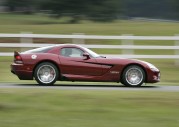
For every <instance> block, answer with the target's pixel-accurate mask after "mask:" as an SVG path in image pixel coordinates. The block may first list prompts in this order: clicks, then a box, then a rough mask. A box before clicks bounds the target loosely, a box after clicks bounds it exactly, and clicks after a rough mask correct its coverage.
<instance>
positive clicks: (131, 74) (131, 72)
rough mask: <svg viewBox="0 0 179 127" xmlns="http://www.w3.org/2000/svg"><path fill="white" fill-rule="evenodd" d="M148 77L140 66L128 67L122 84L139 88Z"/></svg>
mask: <svg viewBox="0 0 179 127" xmlns="http://www.w3.org/2000/svg"><path fill="white" fill-rule="evenodd" d="M145 78H146V75H145V72H144V70H143V68H141V67H140V66H137V65H131V66H128V67H127V68H126V69H125V70H124V72H123V74H122V81H121V82H122V83H123V84H124V85H125V86H132V87H137V86H141V85H142V84H143V83H144V81H145Z"/></svg>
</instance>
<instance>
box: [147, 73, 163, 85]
mask: <svg viewBox="0 0 179 127" xmlns="http://www.w3.org/2000/svg"><path fill="white" fill-rule="evenodd" d="M160 78H161V74H160V71H152V70H150V71H148V75H147V83H156V82H160Z"/></svg>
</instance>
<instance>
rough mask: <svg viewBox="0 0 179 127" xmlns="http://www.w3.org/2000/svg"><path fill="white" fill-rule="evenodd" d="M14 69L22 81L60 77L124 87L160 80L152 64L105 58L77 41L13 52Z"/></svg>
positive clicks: (41, 81) (47, 82) (44, 81)
mask: <svg viewBox="0 0 179 127" xmlns="http://www.w3.org/2000/svg"><path fill="white" fill-rule="evenodd" d="M11 72H12V73H14V74H16V75H17V76H18V78H19V79H20V80H33V79H35V80H36V81H37V82H38V83H39V84H40V85H53V84H54V83H55V82H56V81H57V80H58V81H92V82H121V83H122V84H123V85H125V86H141V85H142V84H143V83H156V82H159V81H160V71H159V69H157V68H156V67H155V66H154V65H152V64H151V63H148V62H145V61H140V60H134V59H124V58H106V57H104V56H100V55H98V54H96V53H95V52H93V51H91V50H89V49H87V48H85V47H82V46H79V45H74V44H61V45H55V46H47V47H42V48H36V49H32V50H28V51H25V52H22V53H19V52H14V62H13V63H12V64H11Z"/></svg>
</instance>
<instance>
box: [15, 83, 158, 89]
mask: <svg viewBox="0 0 179 127" xmlns="http://www.w3.org/2000/svg"><path fill="white" fill-rule="evenodd" d="M16 85H17V86H32V87H39V86H42V85H38V84H16ZM42 87H46V86H42ZM48 87H84V88H85V87H91V88H93V87H96V88H106V87H107V88H146V89H147V88H158V87H159V86H147V85H143V86H140V87H126V86H124V85H110V84H109V85H95V84H94V85H83V84H80V85H79V84H55V85H53V86H48Z"/></svg>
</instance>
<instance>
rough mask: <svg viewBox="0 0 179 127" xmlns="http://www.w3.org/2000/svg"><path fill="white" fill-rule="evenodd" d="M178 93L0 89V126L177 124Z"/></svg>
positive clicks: (173, 126) (135, 126)
mask: <svg viewBox="0 0 179 127" xmlns="http://www.w3.org/2000/svg"><path fill="white" fill-rule="evenodd" d="M178 96H179V93H175V92H174V93H172V92H145V91H144V92H139V91H135V92H134V91H133V92H126V91H75V90H72V91H71V90H63V91H62V90H52V89H51V90H45V89H28V90H27V89H19V90H18V89H0V100H1V102H0V124H1V126H2V127H12V126H13V127H24V126H26V127H32V126H34V127H42V126H43V127H49V126H51V127H59V126H60V127H92V126H93V127H119V126H124V127H143V126H145V127H151V126H153V127H168V126H171V127H178V126H179V121H178V117H179V109H178V106H179V101H178Z"/></svg>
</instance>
